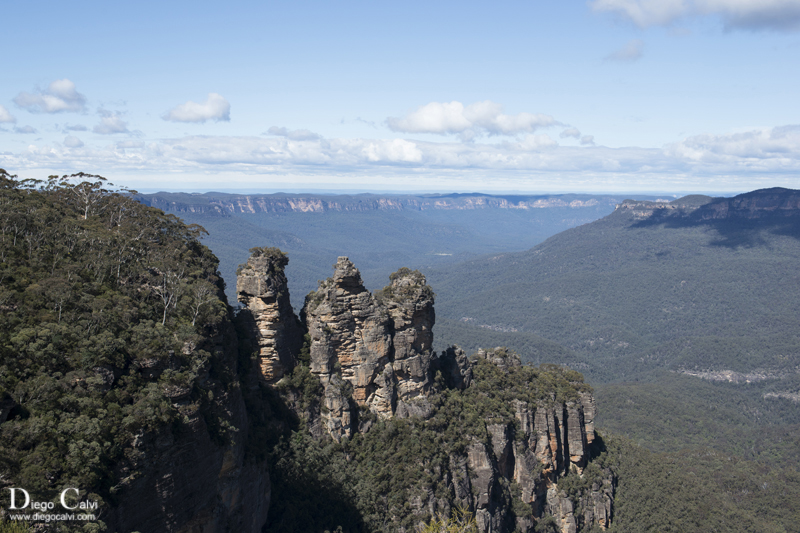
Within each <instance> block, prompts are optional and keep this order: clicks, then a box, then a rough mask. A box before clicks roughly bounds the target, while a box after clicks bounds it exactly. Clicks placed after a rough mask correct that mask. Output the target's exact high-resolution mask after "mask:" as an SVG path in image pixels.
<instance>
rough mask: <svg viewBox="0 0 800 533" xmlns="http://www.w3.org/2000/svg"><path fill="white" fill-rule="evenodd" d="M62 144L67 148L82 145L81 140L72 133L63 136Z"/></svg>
mask: <svg viewBox="0 0 800 533" xmlns="http://www.w3.org/2000/svg"><path fill="white" fill-rule="evenodd" d="M64 146H66V147H67V148H80V147H81V146H83V141H82V140H80V139H78V138H77V137H75V136H74V135H67V136H66V137H64Z"/></svg>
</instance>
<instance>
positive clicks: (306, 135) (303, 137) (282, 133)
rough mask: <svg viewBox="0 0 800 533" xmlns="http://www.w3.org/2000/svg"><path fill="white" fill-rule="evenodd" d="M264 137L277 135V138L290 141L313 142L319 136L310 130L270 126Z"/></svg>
mask: <svg viewBox="0 0 800 533" xmlns="http://www.w3.org/2000/svg"><path fill="white" fill-rule="evenodd" d="M266 135H277V136H278V137H286V138H287V139H289V140H291V141H315V140H317V139H319V138H320V136H319V135H318V134H316V133H314V132H313V131H311V130H288V129H286V128H283V127H280V128H279V127H278V126H272V127H270V129H268V130H267V133H266Z"/></svg>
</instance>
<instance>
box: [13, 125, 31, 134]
mask: <svg viewBox="0 0 800 533" xmlns="http://www.w3.org/2000/svg"><path fill="white" fill-rule="evenodd" d="M14 133H23V134H31V133H36V128H34V127H33V126H20V127H18V128H14Z"/></svg>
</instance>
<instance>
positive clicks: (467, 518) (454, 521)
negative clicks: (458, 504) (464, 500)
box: [417, 508, 478, 533]
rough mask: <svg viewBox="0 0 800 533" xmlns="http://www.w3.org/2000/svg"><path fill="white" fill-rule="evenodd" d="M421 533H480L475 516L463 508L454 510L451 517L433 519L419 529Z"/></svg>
mask: <svg viewBox="0 0 800 533" xmlns="http://www.w3.org/2000/svg"><path fill="white" fill-rule="evenodd" d="M417 531H418V532H419V533H478V523H477V521H476V520H475V516H473V515H472V513H470V512H469V511H465V510H463V509H461V508H456V509H454V510H453V514H452V516H450V517H445V516H439V517H438V518H434V519H432V520H431V521H430V522H429V523H427V524H425V526H424V527H418V528H417Z"/></svg>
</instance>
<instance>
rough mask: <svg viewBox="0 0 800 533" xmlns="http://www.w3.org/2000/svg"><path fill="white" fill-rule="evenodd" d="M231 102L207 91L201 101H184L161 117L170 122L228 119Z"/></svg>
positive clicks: (229, 117)
mask: <svg viewBox="0 0 800 533" xmlns="http://www.w3.org/2000/svg"><path fill="white" fill-rule="evenodd" d="M230 115H231V104H229V103H228V101H227V100H226V99H225V98H223V97H222V95H219V94H217V93H209V94H208V98H206V101H205V102H203V103H200V104H198V103H197V102H192V101H189V102H186V103H185V104H181V105H179V106H176V107H173V108H172V109H170V110H169V111H167V112H166V113H165V114H164V115H163V116H162V117H161V118H163V119H164V120H169V121H170V122H206V121H208V120H213V121H215V122H220V121H225V122H227V121H230V119H231V116H230Z"/></svg>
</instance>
